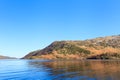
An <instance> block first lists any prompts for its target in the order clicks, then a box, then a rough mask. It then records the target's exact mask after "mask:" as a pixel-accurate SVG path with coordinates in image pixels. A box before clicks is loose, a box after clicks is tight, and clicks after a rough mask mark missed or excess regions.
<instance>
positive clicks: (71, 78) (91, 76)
mask: <svg viewBox="0 0 120 80" xmlns="http://www.w3.org/2000/svg"><path fill="white" fill-rule="evenodd" d="M29 66H31V67H35V68H37V69H39V71H41V68H42V70H45V71H47V73H49V76H48V77H51V80H119V78H120V61H89V60H88V61H45V62H39V61H32V62H31V61H30V62H29ZM43 68H44V69H43ZM48 80H49V79H48Z"/></svg>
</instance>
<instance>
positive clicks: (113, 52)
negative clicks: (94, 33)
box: [23, 35, 120, 59]
mask: <svg viewBox="0 0 120 80" xmlns="http://www.w3.org/2000/svg"><path fill="white" fill-rule="evenodd" d="M23 58H24V59H120V35H117V36H107V37H99V38H95V39H88V40H84V41H55V42H53V43H52V44H50V45H49V46H48V47H46V48H44V49H42V50H37V51H33V52H30V53H29V54H28V55H26V56H25V57H23Z"/></svg>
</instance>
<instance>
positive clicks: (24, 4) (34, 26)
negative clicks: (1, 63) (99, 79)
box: [0, 0, 120, 57]
mask: <svg viewBox="0 0 120 80" xmlns="http://www.w3.org/2000/svg"><path fill="white" fill-rule="evenodd" d="M117 34H120V0H0V55H6V56H13V57H23V56H24V55H26V54H27V53H28V52H30V51H33V50H37V49H42V48H44V47H46V46H47V45H49V44H50V43H52V42H53V41H56V40H57V41H58V40H84V39H89V38H95V37H101V36H108V35H117Z"/></svg>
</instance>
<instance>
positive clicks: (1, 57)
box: [0, 55, 15, 59]
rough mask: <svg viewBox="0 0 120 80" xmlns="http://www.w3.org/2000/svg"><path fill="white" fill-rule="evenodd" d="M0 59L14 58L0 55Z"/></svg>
mask: <svg viewBox="0 0 120 80" xmlns="http://www.w3.org/2000/svg"><path fill="white" fill-rule="evenodd" d="M0 59H15V58H14V57H8V56H2V55H0Z"/></svg>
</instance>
